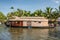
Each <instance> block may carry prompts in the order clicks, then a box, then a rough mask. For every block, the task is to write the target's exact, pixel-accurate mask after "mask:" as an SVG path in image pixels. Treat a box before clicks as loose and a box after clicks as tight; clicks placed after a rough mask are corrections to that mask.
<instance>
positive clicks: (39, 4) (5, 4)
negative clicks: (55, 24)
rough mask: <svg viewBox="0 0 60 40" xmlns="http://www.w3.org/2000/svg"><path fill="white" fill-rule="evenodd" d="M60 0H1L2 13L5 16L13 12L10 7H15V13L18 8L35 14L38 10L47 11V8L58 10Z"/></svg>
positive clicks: (0, 9)
mask: <svg viewBox="0 0 60 40" xmlns="http://www.w3.org/2000/svg"><path fill="white" fill-rule="evenodd" d="M59 5H60V0H0V11H1V12H3V13H4V14H5V15H6V14H7V13H8V12H11V11H13V10H11V9H10V7H12V6H13V7H14V11H16V10H17V8H19V9H22V10H27V11H31V12H34V11H35V10H37V9H42V10H45V9H46V7H52V8H58V6H59Z"/></svg>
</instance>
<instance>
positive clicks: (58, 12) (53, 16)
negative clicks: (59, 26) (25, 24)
mask: <svg viewBox="0 0 60 40" xmlns="http://www.w3.org/2000/svg"><path fill="white" fill-rule="evenodd" d="M10 9H12V10H13V12H9V13H8V14H7V17H6V16H5V15H4V14H3V13H2V12H0V21H1V22H3V21H4V20H6V19H7V18H9V17H12V16H18V17H30V16H32V17H33V16H35V17H45V18H47V19H49V20H50V21H52V20H53V21H54V23H56V20H57V18H58V17H60V6H59V8H58V9H57V8H55V10H54V11H53V8H51V7H46V9H45V11H42V10H41V9H40V10H36V11H35V12H33V13H31V11H26V10H21V9H19V8H18V9H17V11H14V7H11V8H10Z"/></svg>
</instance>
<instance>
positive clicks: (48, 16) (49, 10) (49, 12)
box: [45, 7, 53, 19]
mask: <svg viewBox="0 0 60 40" xmlns="http://www.w3.org/2000/svg"><path fill="white" fill-rule="evenodd" d="M52 9H53V8H50V7H46V10H45V13H46V18H48V19H50V18H51V13H52Z"/></svg>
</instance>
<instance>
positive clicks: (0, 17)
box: [0, 12, 7, 22]
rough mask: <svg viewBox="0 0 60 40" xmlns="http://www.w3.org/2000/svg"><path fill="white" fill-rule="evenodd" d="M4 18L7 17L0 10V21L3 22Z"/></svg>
mask: <svg viewBox="0 0 60 40" xmlns="http://www.w3.org/2000/svg"><path fill="white" fill-rule="evenodd" d="M6 19H7V17H6V16H5V15H4V14H3V13H2V12H0V22H4V20H6Z"/></svg>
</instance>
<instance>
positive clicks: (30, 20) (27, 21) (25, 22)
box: [8, 16, 49, 27]
mask: <svg viewBox="0 0 60 40" xmlns="http://www.w3.org/2000/svg"><path fill="white" fill-rule="evenodd" d="M8 25H9V26H12V27H18V26H19V27H28V26H31V27H48V26H49V24H48V19H46V18H44V17H17V16H13V18H12V19H9V20H8Z"/></svg>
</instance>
